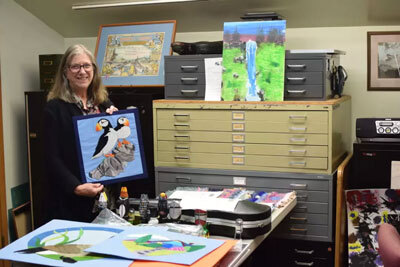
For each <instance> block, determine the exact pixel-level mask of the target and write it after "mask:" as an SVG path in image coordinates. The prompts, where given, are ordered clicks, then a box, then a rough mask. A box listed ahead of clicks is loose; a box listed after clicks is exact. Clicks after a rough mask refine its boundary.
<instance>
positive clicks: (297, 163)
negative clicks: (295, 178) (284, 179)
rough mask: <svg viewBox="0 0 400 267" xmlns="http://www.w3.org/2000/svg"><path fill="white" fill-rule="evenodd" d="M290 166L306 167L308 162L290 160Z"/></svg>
mask: <svg viewBox="0 0 400 267" xmlns="http://www.w3.org/2000/svg"><path fill="white" fill-rule="evenodd" d="M289 165H290V166H302V167H305V166H306V162H305V161H291V162H289Z"/></svg>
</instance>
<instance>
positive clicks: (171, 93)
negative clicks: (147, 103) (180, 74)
mask: <svg viewBox="0 0 400 267" xmlns="http://www.w3.org/2000/svg"><path fill="white" fill-rule="evenodd" d="M164 95H165V98H180V99H185V98H190V99H194V98H201V99H203V98H204V96H205V87H204V84H195V85H182V84H166V85H165V87H164Z"/></svg>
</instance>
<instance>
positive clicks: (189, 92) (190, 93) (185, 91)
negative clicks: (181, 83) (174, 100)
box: [181, 90, 199, 96]
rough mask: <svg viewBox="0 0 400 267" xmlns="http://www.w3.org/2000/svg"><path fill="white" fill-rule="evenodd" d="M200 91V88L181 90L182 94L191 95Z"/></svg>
mask: <svg viewBox="0 0 400 267" xmlns="http://www.w3.org/2000/svg"><path fill="white" fill-rule="evenodd" d="M198 92H199V90H181V94H182V95H189V96H193V95H197V93H198Z"/></svg>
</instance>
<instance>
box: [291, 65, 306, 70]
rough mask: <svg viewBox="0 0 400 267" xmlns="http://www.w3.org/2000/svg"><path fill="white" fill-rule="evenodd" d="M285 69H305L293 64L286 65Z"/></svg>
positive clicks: (303, 66)
mask: <svg viewBox="0 0 400 267" xmlns="http://www.w3.org/2000/svg"><path fill="white" fill-rule="evenodd" d="M287 67H288V68H290V69H305V68H306V65H305V64H301V65H300V64H298V65H297V64H296V65H294V64H288V65H287Z"/></svg>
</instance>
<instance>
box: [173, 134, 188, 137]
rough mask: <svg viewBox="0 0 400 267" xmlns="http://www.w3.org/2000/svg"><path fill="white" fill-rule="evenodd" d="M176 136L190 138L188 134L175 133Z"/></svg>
mask: <svg viewBox="0 0 400 267" xmlns="http://www.w3.org/2000/svg"><path fill="white" fill-rule="evenodd" d="M174 136H175V137H176V138H189V135H188V134H175V135H174Z"/></svg>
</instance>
